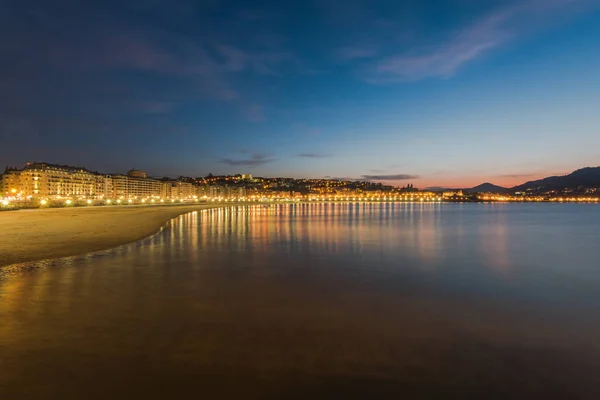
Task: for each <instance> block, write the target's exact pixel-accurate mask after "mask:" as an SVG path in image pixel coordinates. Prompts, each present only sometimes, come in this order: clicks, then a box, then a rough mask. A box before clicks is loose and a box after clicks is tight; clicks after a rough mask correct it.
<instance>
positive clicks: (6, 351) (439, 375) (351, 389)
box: [0, 204, 600, 399]
mask: <svg viewBox="0 0 600 400" xmlns="http://www.w3.org/2000/svg"><path fill="white" fill-rule="evenodd" d="M36 266H37V267H39V268H36V269H33V270H30V271H29V272H27V273H18V272H15V273H7V274H5V275H4V278H3V279H2V280H0V398H1V399H36V398H44V399H47V398H62V399H90V398H94V399H95V398H98V399H105V398H143V399H149V398H179V397H183V396H184V395H187V396H188V397H190V398H191V396H193V398H201V397H202V396H204V397H205V398H238V397H243V398H246V399H247V398H259V399H263V398H267V399H271V398H272V399H278V398H298V399H305V398H334V397H337V396H345V398H369V397H370V398H378V397H379V398H387V397H389V398H400V397H399V395H400V394H404V395H407V398H447V397H448V395H449V394H452V395H453V396H457V397H459V398H507V397H511V398H533V397H534V396H542V395H545V396H547V398H569V399H573V398H590V399H597V398H600V379H599V377H600V207H598V206H594V205H577V204H574V205H569V204H564V205H559V204H510V205H484V204H465V205H459V204H337V205H336V204H329V205H325V204H310V205H279V206H273V207H271V208H263V207H259V206H251V207H238V208H232V209H221V210H208V211H203V212H194V213H191V214H188V215H185V216H182V217H180V218H178V219H176V220H174V221H172V223H170V224H168V225H167V226H166V227H165V229H164V230H163V231H162V232H161V233H159V234H157V235H155V236H153V237H151V238H148V239H146V240H143V241H141V242H138V243H135V244H132V245H127V246H122V247H119V248H117V249H113V250H110V251H107V252H101V253H96V254H92V255H87V256H83V257H74V258H68V259H63V260H59V261H55V262H51V263H39V264H38V265H36ZM11 271H16V269H13V270H11ZM319 396H320V397H319Z"/></svg>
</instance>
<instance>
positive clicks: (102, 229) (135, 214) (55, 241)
mask: <svg viewBox="0 0 600 400" xmlns="http://www.w3.org/2000/svg"><path fill="white" fill-rule="evenodd" d="M227 204H228V205H231V203H227ZM220 206H223V204H215V203H211V204H192V205H182V206H170V205H169V206H123V207H117V206H115V207H77V208H75V207H70V208H53V209H37V210H20V211H6V212H0V268H2V267H5V266H7V265H11V264H17V263H23V262H28V261H36V260H44V259H49V258H58V257H66V256H73V255H78V254H83V253H88V252H91V251H98V250H105V249H108V248H111V247H115V246H119V245H122V244H125V243H129V242H133V241H136V240H139V239H142V238H144V237H146V236H149V235H152V234H153V233H155V232H157V231H158V230H159V229H160V227H161V226H162V225H163V224H165V223H166V222H167V221H169V220H170V219H172V218H174V217H176V216H178V215H181V214H184V213H187V212H192V211H197V210H205V209H208V208H214V207H220Z"/></svg>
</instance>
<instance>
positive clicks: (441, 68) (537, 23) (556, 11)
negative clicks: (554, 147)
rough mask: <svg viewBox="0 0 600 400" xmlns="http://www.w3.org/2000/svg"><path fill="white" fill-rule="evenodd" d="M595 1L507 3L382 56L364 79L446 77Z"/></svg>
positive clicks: (393, 79)
mask: <svg viewBox="0 0 600 400" xmlns="http://www.w3.org/2000/svg"><path fill="white" fill-rule="evenodd" d="M591 5H592V6H593V5H595V6H598V2H597V1H595V0H544V1H541V0H525V1H521V2H518V3H511V5H509V6H505V7H504V8H500V9H498V10H496V11H494V12H492V13H490V14H488V15H486V16H484V17H482V18H480V19H478V20H476V21H475V22H474V23H472V24H471V25H470V26H467V27H465V28H463V29H461V30H459V31H457V32H455V33H454V34H451V35H450V39H448V40H446V41H445V42H442V43H439V44H438V45H435V46H432V47H430V48H428V49H426V50H423V49H421V50H420V51H419V50H412V51H409V52H406V53H401V54H392V55H389V56H387V57H384V58H382V59H380V60H378V61H377V62H375V63H374V64H373V65H371V66H369V67H368V72H367V76H366V79H367V81H369V82H372V83H379V84H385V83H394V82H408V81H417V80H421V79H424V78H431V77H433V78H449V77H452V76H453V75H455V74H456V73H457V72H458V71H459V70H460V68H461V67H463V66H464V65H465V64H467V63H469V62H471V61H473V60H475V59H478V58H480V57H481V56H483V55H484V54H485V53H487V52H489V51H490V50H492V49H495V48H497V47H500V46H502V45H505V44H506V43H508V42H509V41H511V40H513V39H514V38H516V37H519V36H522V35H524V34H525V33H527V32H531V31H532V30H535V29H536V28H539V27H542V26H546V25H547V24H551V23H552V22H553V21H555V20H557V19H559V18H564V17H565V15H566V14H569V13H574V12H577V11H578V12H581V10H584V9H586V8H587V6H591Z"/></svg>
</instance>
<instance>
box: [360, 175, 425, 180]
mask: <svg viewBox="0 0 600 400" xmlns="http://www.w3.org/2000/svg"><path fill="white" fill-rule="evenodd" d="M362 177H363V178H364V179H366V180H369V181H407V180H411V179H419V178H420V176H419V175H408V174H393V175H363V176H362Z"/></svg>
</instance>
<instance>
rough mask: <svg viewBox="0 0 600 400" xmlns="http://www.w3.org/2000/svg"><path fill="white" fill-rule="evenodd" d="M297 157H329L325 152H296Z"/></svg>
mask: <svg viewBox="0 0 600 400" xmlns="http://www.w3.org/2000/svg"><path fill="white" fill-rule="evenodd" d="M298 157H302V158H326V157H329V156H328V155H326V154H319V153H301V154H298Z"/></svg>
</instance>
